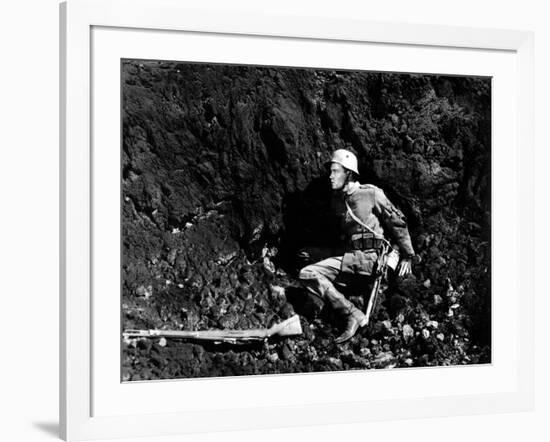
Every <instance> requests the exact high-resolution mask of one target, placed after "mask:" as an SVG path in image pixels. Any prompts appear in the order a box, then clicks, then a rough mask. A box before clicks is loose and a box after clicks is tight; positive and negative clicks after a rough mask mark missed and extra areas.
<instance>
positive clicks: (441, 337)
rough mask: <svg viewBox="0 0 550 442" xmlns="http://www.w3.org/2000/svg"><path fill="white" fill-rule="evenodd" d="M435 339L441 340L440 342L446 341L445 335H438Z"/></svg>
mask: <svg viewBox="0 0 550 442" xmlns="http://www.w3.org/2000/svg"><path fill="white" fill-rule="evenodd" d="M435 337H436V338H437V339H439V340H440V341H444V340H445V335H444V334H443V333H438V334H437V335H435Z"/></svg>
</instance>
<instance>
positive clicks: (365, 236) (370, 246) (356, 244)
mask: <svg viewBox="0 0 550 442" xmlns="http://www.w3.org/2000/svg"><path fill="white" fill-rule="evenodd" d="M350 242H351V247H352V248H353V249H354V250H378V249H381V248H382V246H383V244H384V240H383V239H382V238H377V237H376V236H374V235H373V234H372V233H356V234H354V235H351V241H350Z"/></svg>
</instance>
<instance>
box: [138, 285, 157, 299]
mask: <svg viewBox="0 0 550 442" xmlns="http://www.w3.org/2000/svg"><path fill="white" fill-rule="evenodd" d="M136 295H137V296H139V297H143V298H145V299H149V298H150V297H151V296H153V287H152V286H151V285H148V286H147V287H145V286H143V285H140V286H139V287H138V288H137V289H136Z"/></svg>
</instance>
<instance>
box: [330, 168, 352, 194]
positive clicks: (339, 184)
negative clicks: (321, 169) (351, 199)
mask: <svg viewBox="0 0 550 442" xmlns="http://www.w3.org/2000/svg"><path fill="white" fill-rule="evenodd" d="M347 177H348V171H347V170H346V169H344V168H343V167H342V165H341V164H338V163H332V164H331V165H330V186H331V187H332V190H342V189H343V188H344V186H345V185H346V179H347Z"/></svg>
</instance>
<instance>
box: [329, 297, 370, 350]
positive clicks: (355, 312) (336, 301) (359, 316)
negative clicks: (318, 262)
mask: <svg viewBox="0 0 550 442" xmlns="http://www.w3.org/2000/svg"><path fill="white" fill-rule="evenodd" d="M324 295H325V299H327V300H328V301H329V302H330V304H331V305H332V308H334V310H336V311H337V312H338V313H340V314H341V315H343V316H346V317H347V324H346V330H345V331H344V333H342V334H341V335H340V336H338V337H337V338H336V339H335V340H334V342H335V343H336V344H341V343H342V342H346V341H347V340H349V339H351V338H353V336H355V333H357V330H359V329H360V328H361V327H363V326H365V325H367V317H366V316H365V314H364V313H363V312H362V311H361V310H359V309H358V308H357V307H355V306H354V305H353V303H352V302H351V301H350V300H348V299H346V297H345V296H344V295H343V294H342V293H340V292H339V291H338V290H336V289H335V288H334V287H327V288H326V289H325V292H324Z"/></svg>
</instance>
